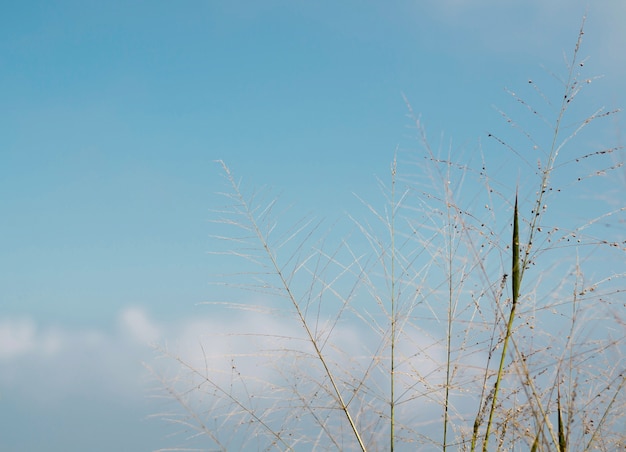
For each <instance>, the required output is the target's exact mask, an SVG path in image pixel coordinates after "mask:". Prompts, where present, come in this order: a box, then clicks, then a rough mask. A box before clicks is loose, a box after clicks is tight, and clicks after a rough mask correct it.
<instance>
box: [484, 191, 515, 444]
mask: <svg viewBox="0 0 626 452" xmlns="http://www.w3.org/2000/svg"><path fill="white" fill-rule="evenodd" d="M518 216H519V214H518V210H517V194H515V207H514V208H513V234H512V246H511V249H512V256H511V275H512V276H511V280H512V283H511V284H512V293H511V311H510V312H509V319H508V321H507V324H506V329H505V331H504V339H503V343H502V355H501V356H500V364H499V366H498V374H497V376H496V382H495V385H494V390H493V396H492V398H491V408H490V410H489V417H488V419H487V425H486V427H485V438H484V440H483V452H487V450H488V444H489V435H490V433H491V426H492V424H493V415H494V413H495V411H496V405H497V403H498V393H499V391H500V385H501V383H502V379H503V374H504V362H505V361H506V352H507V349H508V345H509V340H510V339H511V337H512V336H513V322H514V320H515V310H516V308H517V300H518V297H519V287H520V282H521V280H520V278H521V271H520V255H519V254H520V253H519V244H520V240H519V219H518Z"/></svg>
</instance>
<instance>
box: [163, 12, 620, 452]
mask: <svg viewBox="0 0 626 452" xmlns="http://www.w3.org/2000/svg"><path fill="white" fill-rule="evenodd" d="M583 24H584V21H583ZM582 37H583V27H582V26H581V29H580V32H579V35H578V39H577V42H576V46H575V49H574V52H573V55H572V57H571V58H570V60H569V62H568V65H567V71H566V77H565V79H564V80H561V81H560V83H561V87H562V92H561V93H560V94H559V93H557V94H556V95H555V96H554V98H555V99H556V103H555V102H553V100H552V99H551V98H550V96H548V95H546V94H545V93H544V92H543V91H541V90H540V88H539V87H538V86H537V85H536V84H535V83H533V82H532V81H531V82H529V84H528V86H529V87H530V88H531V90H530V95H534V96H537V97H538V100H539V101H541V102H543V108H544V110H545V112H543V111H544V110H541V109H540V108H539V107H534V106H533V107H531V103H530V102H529V101H526V100H525V99H524V98H522V97H520V96H518V95H516V94H513V93H511V95H512V99H513V100H514V101H515V102H516V104H517V105H519V106H521V107H522V113H525V114H527V115H529V116H528V117H527V118H528V121H529V122H533V121H534V120H538V121H537V122H538V123H539V124H540V126H539V130H538V132H537V133H531V132H530V131H529V130H527V129H525V128H522V127H521V126H520V125H519V123H518V122H517V121H515V120H513V119H512V118H511V117H510V116H508V115H505V114H503V116H504V117H505V120H506V121H507V122H508V123H509V124H510V125H511V126H512V127H513V128H512V131H513V134H512V136H511V138H510V139H506V140H505V139H503V138H500V137H498V136H495V135H494V134H490V135H489V138H490V140H489V141H488V143H487V144H485V145H480V146H478V147H477V149H475V150H473V151H472V152H471V153H470V155H468V156H464V155H458V152H457V151H456V150H453V149H447V150H446V149H444V148H439V149H437V150H435V149H433V148H432V147H431V146H430V144H429V140H428V139H427V136H426V132H425V128H424V127H423V126H422V124H421V122H420V120H419V118H416V117H415V115H414V114H413V113H411V110H410V106H409V111H410V117H411V118H412V119H413V120H414V122H415V129H414V130H415V131H416V132H417V137H418V140H419V142H420V143H421V147H420V150H418V151H416V150H399V151H398V152H397V155H396V156H394V159H393V163H392V166H391V174H390V181H389V185H388V186H387V184H386V183H384V182H382V181H379V182H380V185H381V191H382V193H383V194H384V195H385V196H386V202H385V203H383V207H382V209H377V208H376V207H375V206H374V204H372V203H369V202H366V201H362V205H363V207H364V210H365V212H366V213H367V214H364V215H360V216H359V215H357V214H356V213H355V214H354V215H351V216H349V218H348V219H349V221H350V224H351V227H350V229H349V233H347V234H346V235H345V236H344V237H343V238H341V239H337V235H336V233H335V230H336V228H338V226H337V225H332V226H331V227H330V228H327V229H324V224H323V222H316V221H315V220H313V219H304V220H301V221H299V222H296V223H295V224H294V225H293V226H289V225H288V224H285V222H283V221H282V220H281V214H280V213H279V212H276V210H277V209H279V208H280V204H279V203H278V202H277V201H276V199H275V198H273V197H271V196H270V197H266V193H264V192H263V191H260V192H259V191H257V192H252V193H250V192H248V191H246V190H245V189H243V188H242V186H241V183H240V181H239V180H237V179H236V178H235V177H234V175H233V174H232V172H231V170H230V169H229V168H228V167H227V166H226V165H225V164H224V163H221V166H222V171H223V174H224V176H225V180H226V182H227V185H228V191H227V192H226V193H225V194H224V196H225V199H226V200H227V206H226V207H225V208H224V209H222V210H219V211H216V224H215V231H216V232H217V233H216V237H215V238H216V245H215V246H216V248H215V250H214V253H215V254H217V255H218V256H219V257H220V258H221V259H222V262H223V265H224V267H225V268H234V270H233V271H232V272H226V273H225V274H223V275H219V276H217V277H216V279H215V281H214V283H215V285H216V291H217V290H218V288H219V289H220V293H221V289H223V288H227V289H229V292H228V293H230V294H231V295H230V296H231V297H232V298H230V299H227V300H225V301H223V300H214V301H212V302H210V303H208V304H209V305H210V309H208V308H207V309H208V311H207V312H210V313H215V315H219V316H220V319H221V320H220V322H221V323H228V322H232V324H233V325H235V324H237V323H239V324H240V325H241V328H242V330H240V331H234V332H224V333H223V334H221V333H218V332H216V331H206V336H205V337H203V338H199V345H198V353H197V354H196V355H195V356H183V355H181V354H180V353H178V352H177V351H176V350H172V349H168V348H166V347H164V348H161V349H160V353H162V354H163V355H164V356H166V357H168V358H171V359H173V360H174V362H175V363H177V365H176V366H175V368H176V369H178V373H177V374H175V375H171V374H166V375H164V376H162V379H161V385H162V386H163V387H164V388H165V389H166V390H167V391H166V392H167V395H168V396H169V397H172V398H173V399H174V400H176V401H177V402H178V404H177V405H178V406H179V407H180V408H182V410H175V411H173V412H172V413H170V414H167V415H165V416H164V417H167V418H168V419H169V420H171V421H173V422H175V423H176V424H178V425H180V426H181V431H182V432H185V433H186V435H185V436H184V438H183V439H181V441H183V440H185V441H188V443H186V444H187V445H186V446H181V449H180V450H298V451H300V450H363V451H365V450H394V449H398V450H437V449H441V450H472V451H473V450H476V449H482V450H483V451H487V450H536V451H546V450H550V451H552V450H556V451H566V450H582V451H585V450H592V449H593V450H596V449H598V450H607V451H614V450H620V448H621V449H623V448H624V447H625V446H626V433H625V432H626V422H625V421H624V418H623V412H624V409H625V408H626V399H625V396H624V385H625V384H626V383H625V382H626V360H625V359H624V355H623V352H624V347H625V345H626V334H625V331H626V329H625V323H624V306H625V298H624V284H623V282H624V276H625V271H626V266H625V265H624V263H625V259H624V258H625V255H624V251H625V250H626V240H625V239H624V236H623V226H621V225H622V224H623V221H624V209H625V207H624V205H623V202H624V198H623V197H622V198H621V199H618V203H621V204H622V205H618V206H617V208H614V209H612V210H605V211H602V212H599V211H596V209H595V208H596V207H597V206H599V205H600V204H602V203H603V200H602V195H601V193H598V190H601V189H602V188H603V187H605V186H606V185H605V181H606V180H607V178H610V177H611V175H612V174H613V173H615V172H617V171H622V162H621V161H619V159H618V158H617V157H618V153H619V150H620V149H619V147H609V148H607V147H603V145H602V144H600V145H596V146H597V147H595V148H590V141H591V140H590V139H589V138H587V137H586V136H585V135H584V133H585V131H586V130H588V129H590V130H591V131H593V129H592V127H594V126H595V125H596V123H598V121H599V120H601V119H604V118H607V117H608V116H610V115H612V114H614V113H615V112H614V111H604V110H602V109H600V110H597V111H595V112H594V113H592V114H591V115H589V116H583V117H581V118H580V119H576V118H575V117H573V118H572V117H570V116H569V114H570V111H572V109H573V107H572V106H573V105H575V101H576V99H577V98H578V96H579V94H580V93H581V90H582V89H583V88H584V87H586V85H588V84H589V83H588V82H590V81H591V80H593V79H589V78H587V77H583V75H581V74H580V71H582V69H583V64H582V62H583V61H582V60H581V59H580V55H579V53H580V49H581V43H582ZM553 105H556V107H553ZM551 118H552V119H551ZM542 127H543V128H545V129H542ZM544 130H547V131H548V133H545V132H544ZM518 132H521V133H519V134H517V133H518ZM516 134H517V135H516ZM518 137H521V140H520V139H518ZM574 138H577V140H574ZM597 141H602V140H596V142H597ZM577 143H579V144H577ZM502 154H506V156H507V157H506V159H505V160H502V159H501V157H500V156H501V155H502ZM494 155H498V156H499V157H498V158H494V157H493V156H494ZM490 156H491V157H490ZM398 158H400V159H403V160H402V162H400V163H399V162H398ZM616 159H617V160H616ZM503 162H504V163H503ZM530 162H537V163H536V164H531V163H530ZM511 168H512V170H511ZM512 181H515V182H512ZM585 193H587V194H591V195H594V196H596V197H595V198H594V199H593V206H594V212H592V213H591V214H590V215H589V214H588V212H587V211H586V210H582V209H581V208H580V206H582V205H583V204H584V198H582V197H581V196H582V195H583V194H585ZM605 204H606V205H607V206H608V205H609V203H605ZM620 234H622V235H620ZM212 325H213V327H215V328H217V327H216V326H215V325H217V324H216V323H214V324H212ZM225 347H226V349H229V350H230V351H226V352H225ZM208 349H211V350H213V351H211V350H209V351H208V352H207V350H208ZM185 447H186V448H185ZM189 447H198V449H190V448H189Z"/></svg>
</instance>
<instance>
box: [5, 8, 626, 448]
mask: <svg viewBox="0 0 626 452" xmlns="http://www.w3.org/2000/svg"><path fill="white" fill-rule="evenodd" d="M585 10H586V5H585V3H584V2H580V1H571V0H567V1H565V0H554V1H550V2H543V1H529V2H499V1H493V0H479V1H473V2H469V1H462V0H443V1H438V2H417V1H393V2H356V1H343V2H327V1H321V2H304V1H296V2H293V1H280V0H268V1H246V0H241V1H228V2H227V1H189V2H164V1H150V2H146V1H131V2H118V1H108V2H92V1H55V2H38V1H29V2H3V4H2V5H1V6H0V96H1V97H0V98H1V104H2V108H1V109H0V209H1V211H2V220H0V250H1V251H0V361H2V363H1V367H2V369H3V371H2V375H0V423H1V424H2V425H3V427H2V430H3V431H2V433H1V434H0V448H1V449H2V450H7V451H18V450H19V451H28V450H33V451H34V450H44V449H45V450H49V451H62V450H63V451H66V450H92V451H105V450H120V451H121V450H128V451H131V450H132V451H140V450H153V449H156V448H159V447H166V446H167V445H168V444H169V443H168V441H171V440H170V439H168V438H164V437H163V436H164V433H166V432H167V430H164V429H163V428H162V424H160V423H159V422H158V421H157V420H148V419H147V416H148V415H150V414H154V413H157V412H159V410H160V409H161V405H159V403H160V402H158V401H154V400H153V399H148V398H147V397H146V389H147V388H148V389H149V387H150V384H149V379H148V378H147V376H146V373H145V372H144V370H143V368H142V367H141V364H140V362H141V360H145V359H149V356H150V353H149V351H148V349H147V347H146V346H145V343H146V342H149V341H159V340H168V341H170V342H171V343H183V344H184V343H191V342H193V340H194V339H193V334H192V332H194V331H196V330H195V329H194V328H192V327H190V324H191V323H192V322H199V321H200V320H201V319H204V318H209V319H210V317H211V313H210V312H209V311H208V310H207V308H206V307H202V308H201V307H198V306H197V303H199V302H202V301H205V300H207V299H209V298H211V290H214V289H212V288H211V286H210V285H209V282H210V275H211V273H215V272H216V271H218V269H219V268H220V266H221V263H220V261H219V259H217V258H216V257H215V256H211V255H210V254H208V253H207V252H208V251H211V249H212V247H213V244H212V242H211V239H210V237H209V236H210V233H211V223H210V220H211V219H212V214H211V209H213V208H219V207H220V206H221V203H222V201H220V199H219V198H218V197H217V196H215V194H214V193H215V192H216V191H219V190H221V189H222V188H223V187H224V183H223V182H224V181H223V177H222V175H221V172H220V169H219V167H218V165H216V164H215V162H214V161H215V160H217V159H222V160H224V161H225V162H226V163H227V164H228V165H229V166H230V167H231V169H232V170H233V171H234V173H235V174H236V175H237V176H240V177H242V178H243V180H244V181H245V182H246V183H247V184H249V185H250V186H261V185H268V186H270V187H272V188H273V189H274V190H275V192H276V193H279V194H280V195H281V199H283V200H285V202H286V203H292V202H293V203H294V204H295V205H296V206H297V207H296V208H295V209H296V212H301V213H303V214H306V213H312V214H313V215H315V216H316V217H320V218H330V219H331V220H332V219H333V218H338V217H340V216H341V215H342V214H343V213H344V212H345V211H351V210H352V209H354V208H356V207H355V206H358V201H357V200H356V199H355V197H354V195H353V193H357V194H359V196H361V197H363V198H366V199H367V198H375V197H376V196H377V195H376V193H378V187H377V186H376V182H375V178H376V176H378V177H381V178H384V177H386V175H387V173H388V168H389V164H390V161H391V160H392V158H393V152H394V150H395V149H396V147H397V146H401V147H410V146H416V145H415V144H414V143H413V144H412V141H411V140H412V138H411V132H410V131H409V130H408V129H407V126H409V125H411V121H410V120H409V119H408V118H407V116H406V114H407V107H406V105H405V103H404V100H403V97H402V96H403V95H404V96H406V98H407V99H408V100H409V102H410V103H411V105H412V107H413V109H414V110H415V111H416V112H418V113H420V114H421V115H422V120H423V123H424V124H425V127H426V128H427V130H428V132H429V136H431V137H434V140H435V141H438V140H439V138H440V136H442V135H443V136H445V142H446V143H449V142H450V141H449V140H451V142H452V143H453V144H452V147H453V148H454V149H455V150H458V152H465V153H468V152H471V151H472V150H474V149H476V147H477V143H478V142H479V140H485V139H486V135H487V133H488V132H491V131H494V130H495V131H503V130H507V129H506V127H505V125H504V124H503V121H502V119H501V118H500V117H499V115H498V113H497V112H496V110H495V109H494V108H493V106H494V105H496V106H499V107H502V108H504V107H507V106H510V105H512V104H513V103H514V102H512V101H511V99H510V97H509V96H508V95H507V94H506V93H505V92H504V90H503V88H505V87H506V88H510V89H512V90H514V91H515V90H518V89H522V88H524V89H526V86H525V84H527V82H528V80H529V79H534V80H536V81H537V83H541V82H545V83H546V84H547V85H548V86H551V85H550V83H552V82H551V80H552V79H551V77H550V75H549V74H548V73H547V71H554V72H557V73H563V72H564V69H565V68H564V63H563V58H562V55H563V52H565V53H567V54H568V55H569V54H570V53H571V50H572V48H573V45H574V43H575V40H576V37H577V33H578V27H579V25H580V21H581V17H582V15H583V14H584V12H585ZM588 14H589V17H588V21H587V25H586V34H585V39H584V45H583V50H582V54H583V55H589V57H590V58H589V59H588V60H587V62H586V66H587V67H588V68H589V71H590V74H591V75H596V74H601V75H604V77H603V78H602V79H601V80H598V82H597V83H595V82H594V84H593V87H592V89H593V91H592V94H591V95H590V96H588V97H584V98H583V100H582V101H581V105H580V108H581V109H582V110H584V111H588V109H594V108H595V107H597V106H606V107H607V108H608V109H611V108H617V107H622V106H624V105H626V90H625V89H624V83H623V80H626V58H625V57H624V53H623V51H622V49H624V48H625V47H626V30H625V29H624V27H623V23H624V22H625V21H626V6H625V4H624V3H623V2H622V1H618V0H615V1H603V2H593V3H592V4H591V6H589V8H588ZM542 66H543V67H542ZM625 125H626V123H625V120H624V117H623V115H622V116H620V117H616V119H615V120H613V121H612V122H610V123H607V124H606V125H605V129H602V130H601V132H602V133H603V134H604V136H606V137H608V141H612V142H613V143H615V142H618V143H620V144H623V139H624V138H623V137H624V133H623V132H622V131H623V130H625V129H624V126H625ZM620 140H621V141H620ZM485 152H486V153H487V154H488V155H489V154H490V153H493V155H494V158H497V156H496V154H497V153H498V152H501V149H499V148H495V147H493V146H492V147H491V148H489V149H485ZM617 202H618V204H619V203H620V202H621V204H623V198H622V200H621V201H619V199H618V200H617Z"/></svg>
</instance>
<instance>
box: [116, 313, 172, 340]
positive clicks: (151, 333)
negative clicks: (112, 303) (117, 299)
mask: <svg viewBox="0 0 626 452" xmlns="http://www.w3.org/2000/svg"><path fill="white" fill-rule="evenodd" d="M119 323H120V325H121V327H122V329H123V330H124V331H126V332H127V333H129V334H130V336H131V337H132V338H133V339H134V340H136V341H137V342H139V343H141V344H153V343H155V342H156V341H157V340H158V339H159V338H160V337H161V334H162V333H161V331H160V329H159V327H158V326H157V325H156V324H154V323H153V322H152V321H151V320H150V319H149V318H148V314H147V313H146V312H145V310H143V309H141V308H138V307H128V308H126V309H124V310H123V311H122V312H121V313H120V315H119Z"/></svg>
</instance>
